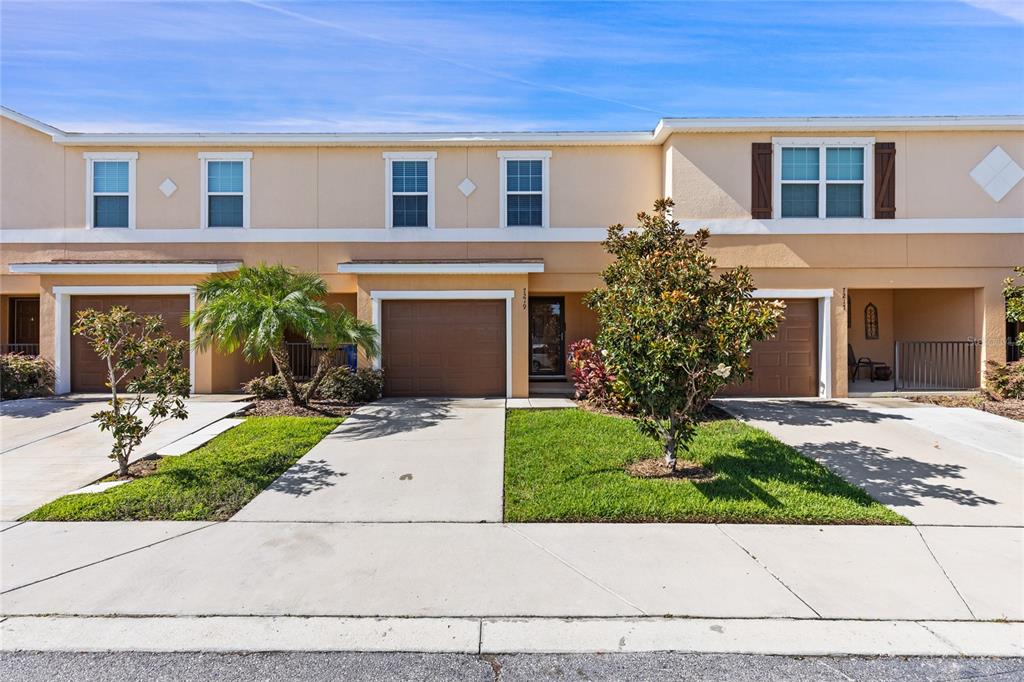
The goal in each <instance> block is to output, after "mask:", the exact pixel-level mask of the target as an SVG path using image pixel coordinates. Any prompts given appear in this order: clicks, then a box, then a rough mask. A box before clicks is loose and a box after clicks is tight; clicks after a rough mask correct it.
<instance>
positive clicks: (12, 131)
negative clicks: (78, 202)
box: [0, 116, 66, 228]
mask: <svg viewBox="0 0 1024 682" xmlns="http://www.w3.org/2000/svg"><path fill="white" fill-rule="evenodd" d="M63 196H64V149H63V148H62V147H59V146H58V145H55V144H54V143H53V140H52V139H50V136H49V135H44V134H42V133H40V132H37V131H35V130H32V129H31V128H26V127H25V126H23V125H21V124H19V123H15V122H14V121H11V120H10V119H8V118H4V117H2V116H0V227H21V228H33V227H43V228H45V227H64V225H65V224H66V223H65V219H64V202H63Z"/></svg>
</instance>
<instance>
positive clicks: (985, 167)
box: [971, 147, 1024, 201]
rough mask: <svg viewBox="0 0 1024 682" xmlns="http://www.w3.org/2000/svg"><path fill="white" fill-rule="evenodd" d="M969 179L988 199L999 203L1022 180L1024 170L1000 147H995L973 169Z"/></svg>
mask: <svg viewBox="0 0 1024 682" xmlns="http://www.w3.org/2000/svg"><path fill="white" fill-rule="evenodd" d="M971 178H972V179H973V180H974V181H975V182H976V183H978V185H979V186H980V187H981V188H982V189H983V190H985V192H987V193H988V195H989V196H990V197H992V198H993V199H995V200H996V201H999V200H1000V199H1002V198H1003V197H1005V196H1006V195H1007V194H1008V193H1009V191H1010V190H1011V189H1013V188H1014V186H1016V184H1017V183H1018V182H1020V181H1021V179H1022V178H1024V169H1022V168H1021V167H1020V166H1018V165H1017V162H1016V161H1014V160H1013V159H1011V158H1010V155H1009V154H1007V153H1006V152H1005V151H1003V148H1002V147H996V148H995V149H993V150H992V151H990V152H989V153H988V156H986V157H985V158H984V159H982V160H981V163H979V164H978V165H977V166H975V167H974V170H972V171H971Z"/></svg>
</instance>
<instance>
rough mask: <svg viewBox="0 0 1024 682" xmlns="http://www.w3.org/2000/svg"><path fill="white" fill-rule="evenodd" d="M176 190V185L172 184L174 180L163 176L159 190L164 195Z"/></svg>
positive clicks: (166, 195) (169, 194)
mask: <svg viewBox="0 0 1024 682" xmlns="http://www.w3.org/2000/svg"><path fill="white" fill-rule="evenodd" d="M177 190H178V186H177V185H175V184H174V180H171V179H170V178H164V181H163V182H161V183H160V191H161V192H163V193H164V196H165V197H169V196H171V195H172V194H174V193H175V192H176V191H177Z"/></svg>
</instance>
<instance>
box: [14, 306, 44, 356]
mask: <svg viewBox="0 0 1024 682" xmlns="http://www.w3.org/2000/svg"><path fill="white" fill-rule="evenodd" d="M8 338H9V339H10V343H11V344H13V345H15V346H17V347H19V350H20V351H22V352H24V350H25V348H22V347H23V346H35V351H34V352H38V350H39V299H38V298H12V299H11V302H10V328H9V329H8Z"/></svg>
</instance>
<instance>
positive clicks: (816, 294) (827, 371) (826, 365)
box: [753, 289, 833, 398]
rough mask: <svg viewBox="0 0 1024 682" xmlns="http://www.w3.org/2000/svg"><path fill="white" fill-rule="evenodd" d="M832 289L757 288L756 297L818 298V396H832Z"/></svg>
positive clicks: (754, 295) (754, 294)
mask: <svg viewBox="0 0 1024 682" xmlns="http://www.w3.org/2000/svg"><path fill="white" fill-rule="evenodd" d="M832 294H833V290H832V289H757V290H756V291H754V293H753V297H754V298H816V299H818V397H819V398H831V397H832Z"/></svg>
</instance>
